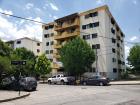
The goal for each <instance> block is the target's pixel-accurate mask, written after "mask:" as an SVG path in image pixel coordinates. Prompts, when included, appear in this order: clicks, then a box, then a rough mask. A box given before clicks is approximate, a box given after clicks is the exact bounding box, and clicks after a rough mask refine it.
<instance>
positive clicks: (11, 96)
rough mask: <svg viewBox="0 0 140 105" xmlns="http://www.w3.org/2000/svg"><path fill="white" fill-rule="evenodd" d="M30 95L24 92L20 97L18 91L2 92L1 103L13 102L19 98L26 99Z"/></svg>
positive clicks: (0, 94) (0, 91)
mask: <svg viewBox="0 0 140 105" xmlns="http://www.w3.org/2000/svg"><path fill="white" fill-rule="evenodd" d="M29 95H30V94H29V93H28V92H23V91H21V92H20V96H19V93H18V91H6V90H0V103H1V102H7V101H11V100H16V99H19V98H24V97H26V96H29Z"/></svg>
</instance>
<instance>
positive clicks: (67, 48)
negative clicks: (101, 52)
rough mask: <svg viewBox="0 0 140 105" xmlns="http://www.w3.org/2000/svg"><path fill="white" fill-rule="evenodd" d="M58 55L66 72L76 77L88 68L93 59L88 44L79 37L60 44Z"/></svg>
mask: <svg viewBox="0 0 140 105" xmlns="http://www.w3.org/2000/svg"><path fill="white" fill-rule="evenodd" d="M60 56H61V61H62V63H63V65H64V69H65V70H66V72H68V74H69V75H73V76H76V77H77V76H80V75H81V74H83V73H84V72H86V71H87V70H88V69H90V68H91V65H92V63H93V62H94V60H95V54H94V51H93V50H92V48H91V47H90V45H88V44H87V42H86V41H85V40H83V39H81V38H80V37H77V38H75V39H73V40H72V41H69V42H67V43H66V44H65V45H64V46H62V48H61V49H60Z"/></svg>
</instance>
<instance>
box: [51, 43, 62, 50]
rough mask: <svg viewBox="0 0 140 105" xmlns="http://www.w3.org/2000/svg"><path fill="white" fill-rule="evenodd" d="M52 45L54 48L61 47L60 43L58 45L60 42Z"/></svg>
mask: <svg viewBox="0 0 140 105" xmlns="http://www.w3.org/2000/svg"><path fill="white" fill-rule="evenodd" d="M53 47H54V49H60V48H61V47H62V45H60V44H55V45H54V46H53Z"/></svg>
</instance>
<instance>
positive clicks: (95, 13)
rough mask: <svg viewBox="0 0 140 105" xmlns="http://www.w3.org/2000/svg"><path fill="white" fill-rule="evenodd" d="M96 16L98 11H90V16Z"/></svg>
mask: <svg viewBox="0 0 140 105" xmlns="http://www.w3.org/2000/svg"><path fill="white" fill-rule="evenodd" d="M95 16H98V12H94V13H90V17H95Z"/></svg>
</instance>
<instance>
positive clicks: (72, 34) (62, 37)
mask: <svg viewBox="0 0 140 105" xmlns="http://www.w3.org/2000/svg"><path fill="white" fill-rule="evenodd" d="M79 34H80V32H79V31H75V32H72V33H68V32H67V33H64V34H60V35H56V36H54V39H55V40H59V39H60V40H61V39H66V38H70V37H75V36H78V35H79Z"/></svg>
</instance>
